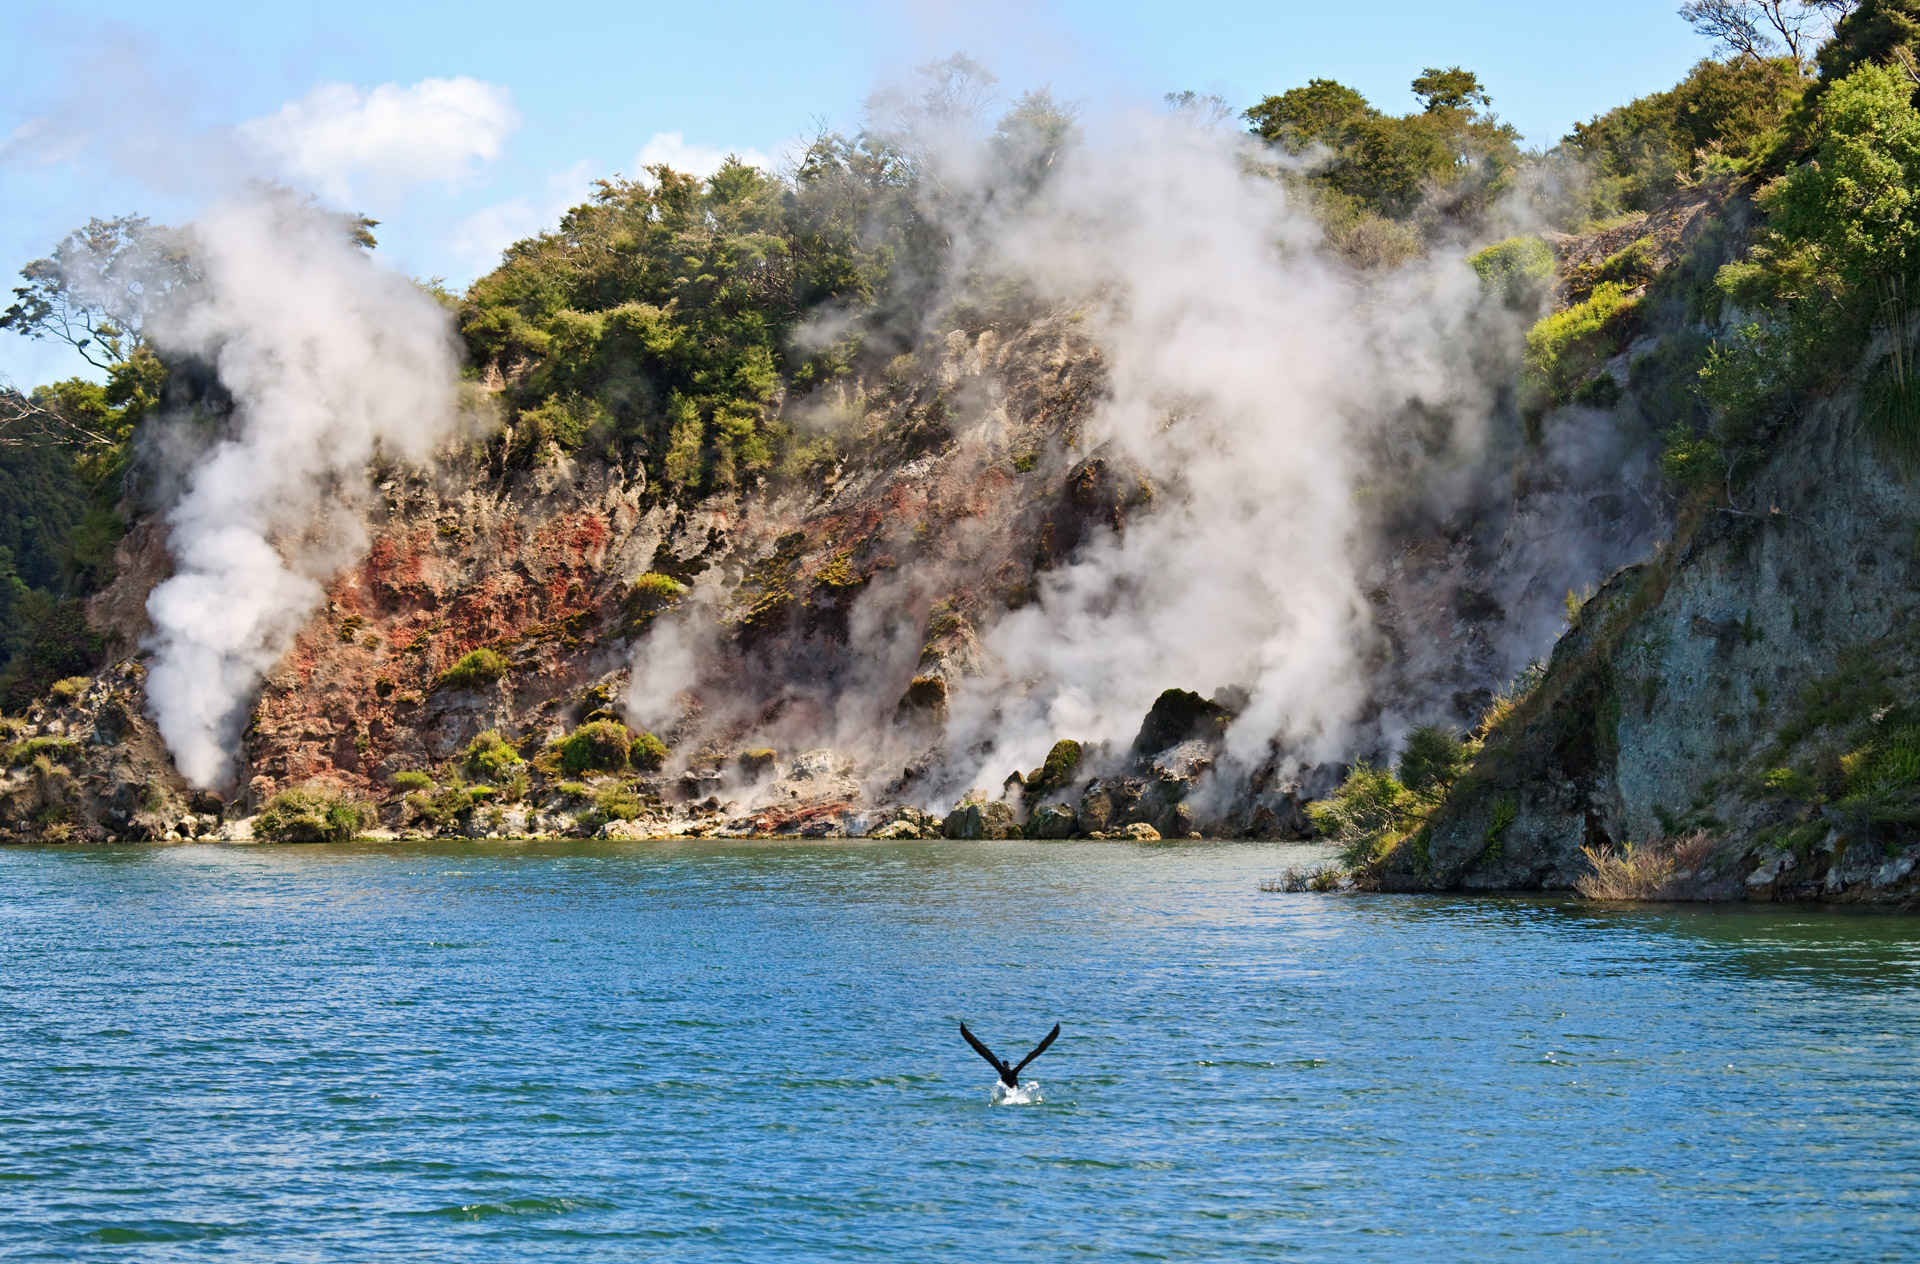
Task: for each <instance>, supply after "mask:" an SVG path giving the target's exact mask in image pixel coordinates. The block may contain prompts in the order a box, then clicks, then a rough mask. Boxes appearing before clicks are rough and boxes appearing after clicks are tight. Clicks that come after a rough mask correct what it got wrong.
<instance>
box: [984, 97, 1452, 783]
mask: <svg viewBox="0 0 1920 1264" xmlns="http://www.w3.org/2000/svg"><path fill="white" fill-rule="evenodd" d="M1198 124H1199V120H1196V119H1194V118H1192V117H1191V116H1189V115H1184V114H1182V115H1175V116H1173V117H1171V118H1169V117H1166V116H1159V117H1152V116H1139V117H1136V118H1133V119H1131V120H1129V121H1128V122H1127V124H1126V125H1125V126H1124V127H1122V128H1121V129H1118V130H1119V133H1120V134H1119V138H1118V140H1117V143H1113V144H1110V145H1107V146H1105V147H1102V148H1097V149H1096V148H1087V149H1082V150H1079V151H1076V152H1074V153H1071V154H1070V155H1069V156H1068V157H1067V158H1066V160H1065V162H1064V165H1063V167H1062V169H1061V170H1060V171H1059V173H1058V174H1057V176H1056V177H1055V178H1054V179H1053V180H1052V181H1051V182H1050V184H1049V186H1048V189H1047V192H1046V194H1045V195H1044V197H1043V199H1042V200H1041V201H1040V203H1039V204H1038V205H1037V206H1035V207H1034V208H1032V210H1031V211H1030V212H1029V213H1028V214H1026V215H1024V216H1022V217H1021V218H1020V219H1019V220H1018V221H1017V222H1015V223H1013V224H1010V225H1008V226H1007V228H1006V230H1005V231H1004V233H1003V235H1002V236H1001V239H1000V240H999V241H998V242H997V243H996V245H997V251H996V254H997V256H998V258H999V259H1001V260H1004V262H1005V264H1006V265H1008V266H1011V267H1012V268H1014V269H1015V271H1016V273H1017V274H1018V275H1019V276H1021V277H1022V278H1023V279H1025V280H1026V281H1027V282H1028V283H1029V284H1031V285H1033V286H1034V287H1035V288H1036V289H1037V290H1038V291H1039V292H1040V293H1042V294H1044V295H1046V296H1048V297H1049V298H1052V299H1054V300H1055V301H1062V302H1067V301H1073V300H1075V299H1084V298H1086V297H1090V296H1099V297H1097V298H1095V299H1094V302H1093V305H1092V309H1091V311H1090V321H1091V324H1092V328H1093V333H1094V336H1095V338H1096V340H1097V341H1098V342H1099V344H1100V346H1101V349H1102V353H1103V355H1104V356H1105V357H1106V361H1107V367H1108V377H1107V386H1108V392H1109V394H1108V398H1107V399H1106V400H1105V402H1104V403H1102V404H1101V405H1100V406H1099V407H1098V409H1097V410H1096V411H1095V413H1094V415H1093V417H1092V419H1091V420H1090V422H1089V424H1088V426H1087V430H1086V434H1085V437H1084V440H1083V442H1084V444H1085V446H1086V447H1087V448H1088V449H1095V448H1099V447H1100V446H1101V445H1102V444H1107V445H1109V446H1108V448H1107V451H1109V452H1112V453H1116V454H1118V455H1121V456H1124V457H1130V458H1131V459H1132V461H1133V462H1134V463H1135V464H1136V465H1137V466H1138V467H1139V468H1141V469H1143V470H1145V471H1147V472H1148V475H1149V478H1150V479H1151V480H1152V481H1153V483H1154V487H1153V489H1152V491H1153V499H1154V503H1153V505H1152V508H1151V509H1150V510H1148V511H1146V512H1143V513H1141V514H1139V515H1138V516H1137V517H1136V518H1135V519H1134V520H1133V521H1132V522H1131V523H1130V524H1129V526H1128V528H1127V530H1126V531H1125V533H1124V534H1123V535H1115V534H1112V533H1106V532H1103V533H1102V534H1101V535H1100V536H1099V537H1097V538H1096V539H1095V540H1094V541H1093V542H1092V543H1091V544H1090V545H1089V546H1087V547H1085V548H1083V549H1082V550H1081V552H1080V554H1079V556H1078V557H1077V558H1076V559H1075V561H1074V563H1073V564H1072V565H1069V566H1066V567H1064V568H1062V569H1060V570H1057V571H1054V572H1051V573H1049V574H1047V575H1046V576H1045V577H1044V579H1043V581H1042V583H1041V600H1040V601H1039V602H1038V603H1036V604H1034V605H1030V606H1027V607H1026V608H1024V609H1022V610H1020V611H1018V612H1016V613H1014V614H1011V615H1008V616H1007V617H1006V618H1004V619H1003V620H1001V621H1000V622H999V623H998V624H997V625H996V626H995V627H993V628H992V629H991V630H990V631H989V632H988V633H987V634H986V636H985V640H986V643H987V645H988V647H989V648H990V649H992V650H993V651H994V652H995V653H996V654H997V656H998V657H999V659H1000V660H1001V662H1002V663H1003V664H1004V665H1005V674H1004V676H1002V677H1001V678H1000V679H997V680H992V681H988V682H982V683H985V684H987V685H988V687H987V688H980V687H978V686H975V687H972V688H970V689H969V690H968V691H967V693H966V694H965V695H964V701H963V702H962V704H961V706H960V707H958V708H956V717H955V718H956V722H957V729H956V735H957V736H961V737H962V738H963V739H964V738H972V739H975V741H974V742H968V741H964V740H963V741H962V742H961V743H958V744H959V745H962V746H965V745H972V744H975V742H977V739H978V738H979V737H981V736H992V737H993V739H994V742H993V750H994V752H995V753H994V755H993V756H992V765H993V768H994V769H1003V766H1005V765H1007V763H1008V757H1009V756H1013V757H1014V758H1015V759H1016V760H1020V759H1024V760H1027V761H1029V762H1030V763H1037V762H1038V756H1039V755H1041V754H1044V753H1045V750H1046V745H1047V743H1049V742H1051V741H1052V740H1053V739H1054V738H1055V737H1058V736H1065V735H1071V736H1075V737H1080V738H1083V739H1086V738H1091V739H1094V740H1107V741H1114V742H1117V743H1120V744H1121V745H1124V744H1125V743H1126V742H1129V741H1131V739H1132V737H1133V735H1134V730H1135V729H1137V728H1138V726H1139V724H1140V717H1141V716H1142V715H1143V714H1144V713H1145V711H1146V709H1147V707H1148V705H1149V704H1150V703H1151V702H1152V701H1153V698H1154V697H1155V696H1156V695H1157V694H1158V693H1159V692H1160V691H1161V690H1162V689H1164V688H1168V687H1175V686H1177V687H1184V688H1189V689H1195V690H1198V691H1200V692H1201V693H1203V694H1204V693H1208V692H1210V691H1212V690H1215V689H1217V688H1220V687H1222V686H1232V687H1236V688H1241V689H1245V690H1247V691H1249V693H1250V699H1249V701H1248V703H1247V705H1246V709H1245V711H1244V712H1243V714H1242V718H1241V720H1240V721H1239V723H1238V724H1236V726H1235V727H1234V729H1233V730H1232V732H1231V735H1230V741H1229V753H1230V754H1231V755H1234V756H1237V757H1239V759H1240V760H1241V761H1243V762H1246V763H1257V762H1258V761H1259V760H1260V759H1261V758H1263V757H1264V755H1265V751H1266V749H1267V745H1268V742H1269V741H1270V740H1275V741H1277V742H1279V744H1280V745H1281V746H1282V747H1284V748H1285V749H1287V750H1288V751H1290V752H1291V753H1293V754H1295V755H1297V756H1299V757H1301V758H1303V759H1306V760H1308V761H1318V760H1323V759H1331V758H1335V757H1337V756H1339V755H1341V754H1343V753H1344V743H1345V742H1346V741H1347V739H1348V737H1349V727H1350V724H1351V721H1352V720H1353V718H1354V716H1355V714H1356V713H1357V712H1358V710H1359V708H1360V706H1361V703H1362V702H1363V700H1364V698H1365V696H1366V692H1367V681H1366V676H1365V673H1364V672H1363V670H1362V663H1361V658H1362V655H1363V653H1364V651H1365V650H1366V648H1367V643H1368V638H1369V624H1370V620H1369V619H1368V617H1367V613H1366V605H1365V602H1364V600H1363V599H1362V597H1361V594H1360V586H1359V583H1358V581H1357V578H1356V575H1357V569H1358V566H1357V563H1358V561H1359V552H1360V550H1359V548H1358V545H1359V541H1358V540H1357V539H1356V532H1357V530H1358V529H1359V526H1360V518H1359V512H1358V509H1357V507H1356V491H1357V489H1358V488H1359V487H1360V486H1361V485H1362V483H1363V482H1364V481H1365V480H1366V478H1367V477H1368V476H1367V474H1366V472H1365V467H1364V463H1363V452H1362V447H1363V444H1364V443H1365V441H1366V439H1367V438H1368V437H1369V435H1370V434H1371V433H1372V432H1373V431H1374V430H1376V429H1377V428H1378V427H1379V426H1380V425H1382V424H1383V423H1384V422H1386V421H1387V419H1389V418H1391V417H1393V416H1394V415H1395V414H1396V413H1397V412H1398V411H1399V410H1401V409H1402V408H1403V407H1404V406H1405V405H1406V404H1407V402H1408V401H1409V400H1412V399H1419V400H1422V401H1425V402H1427V403H1429V404H1431V405H1441V404H1458V403H1460V402H1461V397H1462V395H1463V393H1465V394H1471V393H1472V392H1473V387H1472V384H1471V381H1470V380H1469V379H1468V376H1467V375H1466V374H1464V373H1459V372H1456V371H1455V370H1454V369H1453V368H1452V367H1451V366H1453V365H1456V364H1458V363H1460V362H1461V361H1462V360H1464V359H1465V356H1464V355H1463V354H1462V353H1463V352H1464V350H1465V349H1466V346H1467V339H1468V337H1469V336H1470V334H1469V329H1468V326H1469V323H1470V316H1471V314H1472V312H1473V311H1474V310H1475V309H1476V308H1477V306H1478V305H1479V304H1480V303H1481V301H1482V300H1481V297H1480V291H1479V286H1478V283H1477V281H1476V279H1475V277H1474V275H1473V274H1472V272H1471V271H1470V270H1468V269H1467V268H1466V267H1464V266H1462V264H1461V263H1460V261H1459V258H1458V256H1457V255H1455V256H1441V257H1437V258H1435V259H1433V260H1431V261H1428V262H1424V263H1422V264H1419V265H1417V266H1416V267H1415V268H1413V269H1412V270H1409V271H1407V272H1404V273H1401V274H1398V275H1395V276H1393V277H1391V278H1388V279H1386V280H1384V281H1378V282H1376V283H1375V285H1374V287H1373V288H1372V289H1371V290H1370V291H1363V290H1362V289H1361V287H1360V286H1358V285H1357V284H1356V283H1355V280H1354V278H1353V275H1352V273H1351V272H1350V271H1349V270H1348V269H1347V268H1345V267H1344V266H1343V265H1341V264H1339V263H1338V262H1337V261H1334V260H1331V259H1330V258H1329V257H1328V256H1327V255H1326V254H1325V253H1323V252H1322V251H1321V250H1319V249H1317V245H1318V239H1319V230H1318V229H1317V228H1316V227H1315V226H1314V225H1313V224H1312V223H1311V222H1310V221H1308V220H1307V218H1306V217H1305V215H1304V214H1303V213H1302V212H1301V211H1300V210H1299V209H1298V208H1297V207H1295V206H1292V205H1290V204H1289V202H1288V199H1287V197H1286V194H1285V192H1284V190H1283V188H1282V186H1281V185H1280V184H1278V183H1277V182H1275V181H1274V180H1272V179H1270V178H1267V177H1265V176H1261V175H1257V174H1253V173H1251V172H1250V170H1249V164H1250V161H1251V159H1252V158H1253V155H1252V154H1251V153H1249V152H1248V150H1247V148H1246V146H1247V142H1246V141H1245V140H1244V138H1242V137H1239V136H1236V135H1233V134H1231V133H1227V132H1225V131H1224V130H1222V129H1219V128H1214V127H1205V126H1201V125H1198ZM1472 404H1473V406H1476V407H1479V408H1484V407H1485V402H1484V401H1482V400H1477V399H1476V400H1473V401H1472ZM1466 411H1467V412H1468V413H1469V414H1470V413H1471V411H1472V410H1471V408H1469V409H1468V410H1466ZM1475 433H1476V432H1475V431H1474V430H1472V429H1471V428H1469V429H1468V431H1467V433H1466V434H1465V435H1464V436H1456V437H1457V438H1459V437H1465V438H1466V439H1467V440H1468V441H1469V442H1471V440H1472V438H1473V437H1474V435H1475ZM1021 766H1026V765H1025V764H1022V765H1021Z"/></svg>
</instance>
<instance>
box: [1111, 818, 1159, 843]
mask: <svg viewBox="0 0 1920 1264" xmlns="http://www.w3.org/2000/svg"><path fill="white" fill-rule="evenodd" d="M1114 837H1115V838H1125V839H1129V840H1131V841H1133V842H1136V843H1155V842H1159V841H1160V831H1159V830H1157V829H1155V828H1153V826H1151V825H1148V824H1147V823H1145V822H1144V821H1136V822H1134V823H1133V824H1132V825H1128V826H1125V827H1124V828H1122V829H1119V830H1116V831H1114Z"/></svg>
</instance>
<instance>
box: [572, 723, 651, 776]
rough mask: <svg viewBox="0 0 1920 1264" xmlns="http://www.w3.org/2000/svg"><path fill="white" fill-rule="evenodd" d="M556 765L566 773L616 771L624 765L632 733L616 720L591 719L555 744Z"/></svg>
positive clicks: (630, 746)
mask: <svg viewBox="0 0 1920 1264" xmlns="http://www.w3.org/2000/svg"><path fill="white" fill-rule="evenodd" d="M557 745H558V747H559V750H560V767H561V768H562V769H564V770H565V771H566V773H567V775H568V776H571V777H578V776H580V775H581V774H582V773H588V772H620V771H622V770H623V769H625V768H626V766H627V752H628V751H629V750H630V749H632V747H633V734H632V733H629V732H628V731H627V726H626V725H624V724H622V723H620V722H619V721H618V720H595V721H593V722H592V723H591V724H582V725H581V726H580V727H579V728H577V729H575V730H574V731H573V732H571V733H569V734H568V735H567V736H566V737H564V738H562V739H561V740H560V742H559V743H557Z"/></svg>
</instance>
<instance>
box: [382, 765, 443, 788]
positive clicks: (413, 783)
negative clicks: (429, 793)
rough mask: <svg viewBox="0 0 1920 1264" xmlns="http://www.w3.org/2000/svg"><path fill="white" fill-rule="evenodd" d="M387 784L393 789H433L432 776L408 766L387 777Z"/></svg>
mask: <svg viewBox="0 0 1920 1264" xmlns="http://www.w3.org/2000/svg"><path fill="white" fill-rule="evenodd" d="M387 784H388V785H390V786H392V787H393V788H394V789H395V790H431V789H433V778H432V777H429V776H427V774H426V773H423V772H420V771H417V770H416V769H412V768H409V769H406V770H405V771H404V772H397V773H395V774H393V776H391V777H388V778H387Z"/></svg>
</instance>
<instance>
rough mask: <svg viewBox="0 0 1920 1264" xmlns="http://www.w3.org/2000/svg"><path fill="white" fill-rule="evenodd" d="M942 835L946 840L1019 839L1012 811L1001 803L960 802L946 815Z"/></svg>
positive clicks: (1018, 831)
mask: <svg viewBox="0 0 1920 1264" xmlns="http://www.w3.org/2000/svg"><path fill="white" fill-rule="evenodd" d="M942 834H943V835H944V836H945V837H947V838H1019V837H1020V835H1021V831H1020V826H1019V824H1018V822H1016V821H1015V820H1014V819H1013V809H1012V808H1010V807H1008V806H1007V805H1006V804H1004V803H1001V802H998V801H996V802H993V803H978V802H975V803H967V802H962V803H961V804H960V805H959V806H957V807H956V808H954V810H953V811H952V812H951V813H949V814H948V816H947V819H946V828H945V829H944V830H942Z"/></svg>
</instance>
